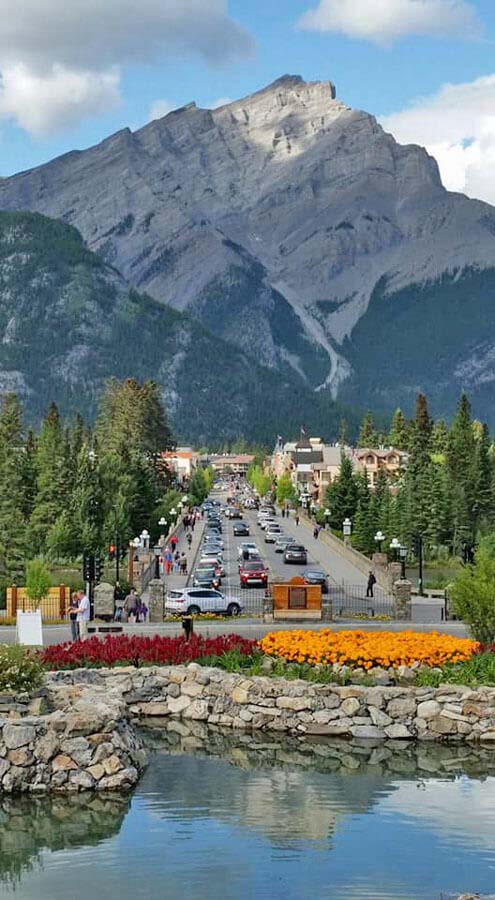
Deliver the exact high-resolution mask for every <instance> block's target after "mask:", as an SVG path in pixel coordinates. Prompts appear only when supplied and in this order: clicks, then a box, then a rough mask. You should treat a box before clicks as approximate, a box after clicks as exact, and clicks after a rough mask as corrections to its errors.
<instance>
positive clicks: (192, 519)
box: [191, 513, 196, 531]
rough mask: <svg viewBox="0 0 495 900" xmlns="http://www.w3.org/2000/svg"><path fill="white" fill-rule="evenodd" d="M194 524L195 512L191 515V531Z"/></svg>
mask: <svg viewBox="0 0 495 900" xmlns="http://www.w3.org/2000/svg"><path fill="white" fill-rule="evenodd" d="M195 525H196V513H194V515H193V516H191V531H194V526H195Z"/></svg>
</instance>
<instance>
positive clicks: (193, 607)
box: [165, 587, 242, 616]
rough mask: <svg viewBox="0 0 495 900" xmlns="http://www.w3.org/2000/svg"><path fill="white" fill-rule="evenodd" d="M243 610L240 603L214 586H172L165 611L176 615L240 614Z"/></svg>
mask: <svg viewBox="0 0 495 900" xmlns="http://www.w3.org/2000/svg"><path fill="white" fill-rule="evenodd" d="M241 611H242V607H241V605H240V603H237V602H236V601H235V600H229V599H228V597H226V596H225V594H223V593H222V592H221V591H214V590H213V589H212V588H201V587H186V588H171V589H170V590H169V592H168V594H167V598H166V600H165V612H167V613H172V614H174V615H177V614H179V615H180V614H181V613H189V615H192V616H198V615H199V614H200V613H226V614H227V615H228V616H238V615H239V614H240V613H241Z"/></svg>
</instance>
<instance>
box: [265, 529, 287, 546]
mask: <svg viewBox="0 0 495 900" xmlns="http://www.w3.org/2000/svg"><path fill="white" fill-rule="evenodd" d="M281 534H283V531H282V529H281V528H280V525H271V526H270V528H266V529H265V544H274V543H275V541H276V540H277V538H278V537H280V535H281Z"/></svg>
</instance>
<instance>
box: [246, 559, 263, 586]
mask: <svg viewBox="0 0 495 900" xmlns="http://www.w3.org/2000/svg"><path fill="white" fill-rule="evenodd" d="M239 578H240V580H241V588H247V587H255V586H259V587H266V586H267V584H268V569H267V567H266V566H265V563H264V562H263V560H258V559H246V560H243V562H242V563H241V566H240V568H239Z"/></svg>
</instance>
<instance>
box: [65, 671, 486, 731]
mask: <svg viewBox="0 0 495 900" xmlns="http://www.w3.org/2000/svg"><path fill="white" fill-rule="evenodd" d="M81 674H83V676H84V677H85V679H90V680H94V684H95V687H99V688H100V690H102V689H103V690H104V691H105V692H106V693H108V691H109V690H110V685H111V689H112V690H113V691H114V692H115V693H116V694H118V696H119V697H121V698H122V699H123V701H124V703H125V704H126V706H127V707H128V710H129V716H130V719H131V721H133V722H138V721H141V720H143V719H153V720H155V721H159V720H160V719H168V718H178V719H184V720H192V721H194V720H195V721H201V722H206V723H208V724H210V725H220V726H225V727H230V728H236V729H253V730H258V729H264V730H269V731H279V732H282V733H287V734H294V735H297V734H314V735H334V736H342V737H357V738H370V739H385V738H387V739H390V738H394V739H395V738H398V739H418V740H430V741H435V740H436V741H454V742H455V741H484V742H485V741H486V742H490V741H493V742H495V688H478V689H476V690H473V689H471V688H467V687H462V686H457V685H444V686H443V687H440V688H414V687H396V686H393V687H388V686H376V687H364V686H360V685H350V686H348V687H340V686H337V685H326V684H313V683H308V682H305V681H289V680H287V679H284V678H271V677H265V676H253V677H250V678H246V677H245V676H243V675H238V674H228V673H226V672H224V671H222V670H220V669H212V668H204V667H202V666H199V665H198V664H196V663H191V664H189V665H188V666H177V667H156V668H149V669H139V670H136V669H125V670H122V669H120V670H117V672H116V671H115V670H113V671H112V670H98V671H95V670H87V671H86V672H83V673H81V671H79V672H77V671H76V672H58V673H53V674H52V675H51V676H50V684H51V689H53V687H54V686H57V689H58V690H61V689H63V686H64V685H65V686H68V685H72V684H73V685H77V683H78V679H79V678H80V677H81ZM105 685H107V687H106V688H105Z"/></svg>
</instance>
